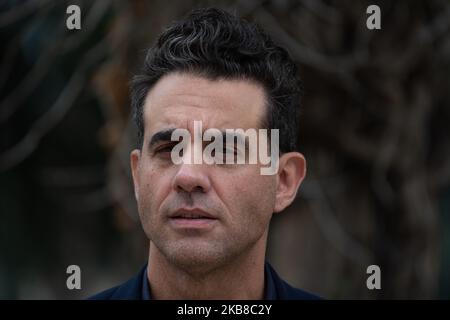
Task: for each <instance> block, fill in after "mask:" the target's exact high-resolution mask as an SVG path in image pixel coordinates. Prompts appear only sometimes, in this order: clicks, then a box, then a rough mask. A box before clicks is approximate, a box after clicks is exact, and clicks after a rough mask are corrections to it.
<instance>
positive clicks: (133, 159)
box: [130, 149, 141, 200]
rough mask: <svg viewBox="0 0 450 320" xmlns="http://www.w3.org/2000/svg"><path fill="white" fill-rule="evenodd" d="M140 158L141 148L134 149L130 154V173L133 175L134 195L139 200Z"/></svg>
mask: <svg viewBox="0 0 450 320" xmlns="http://www.w3.org/2000/svg"><path fill="white" fill-rule="evenodd" d="M140 159H141V150H139V149H134V150H133V151H131V154H130V164H131V174H132V176H133V184H134V196H135V198H136V200H139V161H140Z"/></svg>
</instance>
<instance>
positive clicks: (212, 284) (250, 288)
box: [147, 233, 267, 300]
mask: <svg viewBox="0 0 450 320" xmlns="http://www.w3.org/2000/svg"><path fill="white" fill-rule="evenodd" d="M266 239H267V233H266V234H265V235H264V236H262V237H261V239H259V240H258V242H257V243H256V244H255V245H254V246H253V247H252V248H250V249H249V250H248V252H247V251H246V252H244V253H242V254H241V255H240V256H239V257H237V258H236V259H233V261H231V262H229V263H227V264H226V265H221V266H218V267H217V266H215V267H214V268H212V270H211V271H208V272H204V273H201V274H195V273H192V272H187V271H186V270H184V269H183V268H182V267H179V266H176V265H174V264H173V263H171V262H170V261H168V260H167V259H166V257H165V256H164V255H163V254H162V253H161V252H160V251H159V250H158V248H157V247H156V246H155V245H154V244H153V243H152V242H150V253H149V262H148V268H147V275H148V279H149V282H150V288H151V294H152V298H153V299H164V300H166V299H170V300H176V299H187V300H191V299H192V300H193V299H199V300H207V299H212V300H247V299H249V300H260V299H263V298H264V260H265V247H266Z"/></svg>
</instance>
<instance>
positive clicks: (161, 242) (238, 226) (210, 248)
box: [131, 74, 277, 268]
mask: <svg viewBox="0 0 450 320" xmlns="http://www.w3.org/2000/svg"><path fill="white" fill-rule="evenodd" d="M265 114H266V100H265V94H264V91H263V89H262V87H260V86H259V85H257V84H255V83H253V82H250V81H245V80H215V81H211V80H207V79H205V78H201V77H198V76H194V75H189V74H169V75H167V76H165V77H163V78H162V79H160V80H159V81H158V82H157V83H156V85H155V86H154V87H153V88H152V89H151V90H150V92H149V94H148V96H147V99H146V101H145V105H144V124H145V132H144V141H143V146H142V150H141V151H138V150H135V151H133V153H132V156H131V162H132V169H133V179H134V184H135V191H136V197H137V201H138V208H139V214H140V218H141V221H142V225H143V228H144V231H145V233H146V234H147V236H148V237H149V239H150V240H151V241H152V242H153V243H154V245H155V246H156V248H158V250H159V251H160V252H161V253H162V254H163V255H164V256H165V257H166V258H167V259H168V260H169V261H170V262H172V263H174V264H176V265H178V266H181V267H186V268H193V267H199V268H200V267H201V266H209V267H211V268H214V267H217V266H219V265H222V264H224V263H227V262H229V261H232V260H233V259H235V258H237V257H239V255H241V254H245V253H246V252H248V251H249V249H251V248H252V247H253V246H254V245H255V244H256V243H261V241H264V243H265V235H266V231H267V229H268V225H269V221H270V218H271V216H272V212H274V204H275V193H276V183H277V175H272V176H267V175H261V173H260V168H261V165H260V164H222V165H220V164H213V165H208V164H205V163H203V164H185V163H184V164H179V165H175V164H174V163H173V162H172V160H171V157H170V151H171V149H172V147H173V146H174V145H175V144H177V142H173V141H170V135H169V136H168V137H167V135H166V137H163V139H162V140H161V139H156V137H159V138H161V134H158V133H161V132H164V131H170V130H171V129H177V128H183V129H187V130H188V131H189V132H190V134H191V137H192V140H193V139H194V129H193V128H194V120H196V121H202V127H203V131H204V130H206V129H208V128H217V129H219V130H223V131H224V130H225V129H235V128H242V129H244V130H246V129H249V128H254V129H258V128H260V124H261V122H262V120H263V118H264V117H265ZM163 136H164V135H163ZM152 138H153V139H152ZM152 140H153V143H151V141H152ZM206 214H207V215H208V216H209V218H205V217H204V216H205V215H206ZM189 216H191V217H189ZM195 216H201V217H203V218H201V219H191V218H192V217H195ZM211 218H213V219H211ZM189 219H191V220H189Z"/></svg>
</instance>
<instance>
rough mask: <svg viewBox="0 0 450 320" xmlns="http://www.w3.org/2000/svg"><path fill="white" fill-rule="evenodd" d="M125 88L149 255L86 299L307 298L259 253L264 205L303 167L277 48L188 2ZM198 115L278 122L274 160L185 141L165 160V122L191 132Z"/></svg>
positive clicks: (288, 189)
mask: <svg viewBox="0 0 450 320" xmlns="http://www.w3.org/2000/svg"><path fill="white" fill-rule="evenodd" d="M131 89H132V90H131V98H132V105H133V108H134V112H135V120H136V123H137V128H138V138H139V141H138V146H139V147H138V149H136V150H134V151H132V153H131V168H132V174H133V181H134V188H135V195H136V200H137V203H138V209H139V215H140V219H141V222H142V226H143V229H144V231H145V233H146V235H147V237H148V238H149V241H150V249H149V258H148V265H146V266H145V267H144V268H143V269H142V270H141V271H140V272H139V274H138V275H137V276H136V277H135V278H133V279H131V280H129V281H128V282H126V283H125V284H122V285H120V286H118V287H115V288H112V289H109V290H107V291H105V292H102V293H100V294H98V295H96V296H94V297H93V298H94V299H314V298H316V297H315V296H314V295H312V294H309V293H307V292H305V291H302V290H299V289H295V288H293V287H291V286H290V285H288V284H287V283H286V282H284V281H283V280H282V279H281V278H280V277H279V276H278V275H277V273H276V272H275V271H274V269H273V268H272V267H271V266H270V265H269V264H268V263H267V262H265V251H266V242H267V236H268V231H269V223H270V219H271V217H272V214H274V213H278V212H281V211H283V210H284V209H285V208H286V207H287V206H289V205H290V204H291V203H292V201H293V200H294V198H295V196H296V193H297V190H298V188H299V186H300V184H301V182H302V180H303V178H304V177H305V172H306V161H305V158H304V157H303V156H302V155H301V154H300V153H298V152H296V138H297V118H298V114H299V112H298V109H299V100H300V93H301V90H300V81H299V80H298V78H297V75H296V67H295V65H294V63H293V62H292V60H291V59H290V57H289V55H288V53H287V52H286V51H285V50H284V49H282V48H281V47H279V46H277V45H275V44H274V43H273V42H272V40H271V39H270V38H269V37H268V36H267V35H266V34H265V33H264V32H263V31H262V30H260V29H259V28H258V27H256V26H255V25H254V24H250V23H248V22H245V21H243V20H240V19H239V18H237V17H235V16H233V15H231V14H229V13H227V12H225V11H221V10H217V9H201V10H196V11H193V12H192V13H191V14H190V15H189V16H188V17H186V18H185V19H184V20H182V21H179V22H177V23H175V24H174V25H172V26H171V27H170V28H168V29H167V30H166V31H165V32H164V33H163V34H162V35H161V36H160V38H159V39H158V41H157V43H156V44H155V46H154V47H153V48H151V49H150V50H149V52H148V54H147V57H146V59H145V64H144V67H143V71H142V74H141V75H138V76H136V77H135V78H134V80H133V82H132V87H131ZM199 122H200V123H201V125H202V129H201V130H202V131H203V130H207V129H210V128H214V129H217V130H218V131H219V132H225V131H226V129H235V128H241V129H243V130H247V129H277V130H279V141H277V143H278V144H279V150H280V156H279V158H277V159H275V161H277V168H278V170H277V171H276V172H275V174H261V170H260V169H261V168H262V167H263V164H262V163H261V161H258V162H257V163H256V164H249V163H245V164H236V163H231V164H230V163H229V162H225V163H223V164H218V163H213V164H211V163H205V162H201V163H197V162H196V163H192V162H190V161H189V159H190V158H191V156H192V153H195V150H193V149H195V148H198V145H197V146H195V143H194V147H190V146H189V147H187V148H186V149H183V154H182V158H183V159H184V160H186V161H183V162H182V163H174V161H173V155H174V153H173V151H174V148H175V146H176V145H177V144H178V143H179V140H176V139H175V140H174V139H173V133H174V132H176V131H177V130H184V131H183V132H188V133H190V134H191V137H192V139H194V138H197V136H198V135H199V132H198V128H196V127H195V123H199ZM196 131H197V132H196ZM200 135H201V132H200ZM277 138H278V137H277ZM189 139H190V138H187V139H186V140H189ZM262 140H263V141H265V142H266V143H269V141H270V138H267V139H262ZM233 141H234V140H233ZM184 142H185V143H187V142H191V141H184ZM270 142H272V141H270ZM278 144H277V145H276V146H278ZM189 145H190V144H189ZM205 145H207V143H205V141H202V144H201V145H200V148H203V147H205ZM228 146H229V145H228V141H227V144H226V145H225V147H224V150H225V149H227V148H228ZM233 146H234V144H232V147H233ZM273 146H274V145H273V144H271V151H272V152H274V149H275V148H273ZM247 147H249V146H248V145H246V148H247ZM197 151H198V150H197ZM217 151H218V150H216V152H215V153H214V155H215V156H217V153H220V152H217ZM228 152H229V151H227V150H225V151H224V152H223V154H226V153H228ZM234 152H237V151H236V149H232V151H231V154H232V156H234V155H235V154H234Z"/></svg>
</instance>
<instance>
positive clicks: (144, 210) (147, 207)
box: [138, 168, 167, 219]
mask: <svg viewBox="0 0 450 320" xmlns="http://www.w3.org/2000/svg"><path fill="white" fill-rule="evenodd" d="M140 174H141V177H140V186H139V189H140V192H139V203H138V205H139V212H140V214H141V215H145V218H147V219H148V218H149V217H150V216H152V215H154V212H156V211H157V210H158V208H159V205H160V203H161V201H162V200H163V199H164V194H165V190H166V189H167V187H164V186H165V183H164V181H165V180H167V178H166V179H164V178H165V176H164V175H163V174H161V173H160V172H158V170H155V169H153V168H148V169H144V170H142V171H141V173H140Z"/></svg>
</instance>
